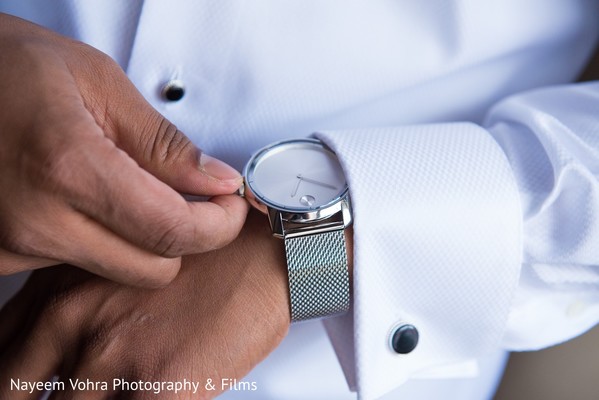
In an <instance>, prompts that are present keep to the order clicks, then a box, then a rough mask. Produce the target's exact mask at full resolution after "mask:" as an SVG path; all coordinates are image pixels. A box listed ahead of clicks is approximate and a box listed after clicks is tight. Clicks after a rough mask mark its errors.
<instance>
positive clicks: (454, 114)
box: [0, 0, 599, 399]
mask: <svg viewBox="0 0 599 400" xmlns="http://www.w3.org/2000/svg"><path fill="white" fill-rule="evenodd" d="M0 10H5V11H8V12H10V13H13V14H16V15H20V16H22V17H24V18H27V19H31V20H34V21H36V22H38V23H40V24H42V25H45V26H47V27H49V28H51V29H54V30H56V31H58V32H62V33H63V34H66V35H69V36H72V37H75V38H78V39H80V40H83V41H86V42H88V43H91V44H93V45H94V46H97V47H98V48H100V49H101V50H103V51H105V52H107V53H108V54H110V55H111V56H113V57H114V58H115V59H116V60H117V61H118V62H119V63H120V64H121V65H122V66H123V68H124V69H125V70H126V71H127V73H128V74H129V76H130V77H131V79H132V81H133V82H134V83H135V84H136V85H137V87H138V88H139V89H140V91H141V92H142V93H143V95H144V96H145V97H146V98H147V99H148V101H149V102H150V103H151V104H152V105H154V107H156V108H157V109H158V110H159V111H160V112H162V113H163V114H164V115H166V116H167V117H168V118H169V119H171V120H172V121H173V122H175V123H176V124H177V125H178V126H179V127H180V128H181V129H182V130H183V131H184V132H185V133H186V134H187V135H189V136H190V137H191V138H192V139H193V140H194V141H195V142H196V143H197V144H198V145H199V146H201V147H202V148H203V149H204V150H206V151H207V152H208V153H212V154H213V155H215V156H217V157H221V158H223V159H225V160H226V161H228V162H230V163H232V164H233V165H235V166H237V167H238V168H240V167H242V166H243V164H244V163H245V161H246V160H247V159H248V157H249V155H250V154H251V153H252V152H253V151H254V150H255V149H257V148H259V147H260V146H262V145H265V144H267V143H269V142H272V141H274V140H280V139H284V138H290V137H298V136H306V135H308V134H310V133H311V132H315V131H318V132H322V134H321V137H323V138H324V139H325V140H326V141H327V142H328V143H329V144H330V145H331V146H333V147H334V148H335V149H336V150H337V151H338V153H339V156H340V158H341V160H342V161H343V164H344V168H345V170H346V173H347V176H348V180H349V181H350V184H351V191H352V197H353V198H354V202H355V221H356V222H355V238H354V240H355V249H356V254H355V256H356V264H355V271H356V274H355V281H354V286H355V293H354V295H355V296H354V313H353V314H351V315H348V316H346V317H344V318H339V319H336V320H331V321H329V322H327V331H328V333H329V335H330V337H331V340H332V344H333V347H334V349H335V351H336V354H337V357H338V358H339V360H340V363H341V365H342V367H343V370H344V373H345V376H346V378H347V381H348V383H349V385H350V386H352V387H353V388H354V389H355V390H357V391H358V392H359V394H360V396H361V397H362V398H364V399H369V398H376V397H379V396H382V395H384V394H385V393H386V392H389V391H391V390H393V389H394V388H395V387H397V385H399V384H400V383H401V382H403V381H404V380H406V379H411V380H410V381H409V382H408V383H407V384H406V386H407V385H411V384H412V383H413V382H414V381H413V380H412V378H417V377H425V376H428V377H429V378H431V379H433V378H434V379H438V378H440V377H442V376H444V377H456V376H468V375H471V374H472V372H473V370H472V368H470V367H471V366H472V365H473V364H472V363H469V362H468V360H475V359H481V357H483V354H484V353H485V352H488V351H492V350H493V349H494V348H495V349H496V348H499V347H500V346H502V345H503V346H506V347H507V348H510V349H534V348H540V347H543V346H547V345H550V344H553V343H558V342H560V341H563V340H567V339H569V338H571V337H573V336H576V335H578V334H580V333H582V332H584V331H585V330H586V329H588V328H589V327H591V326H592V325H594V324H596V323H597V320H598V319H599V308H598V307H599V298H598V297H599V296H598V292H599V284H598V278H597V267H596V266H597V265H598V264H599V255H598V254H597V250H596V249H597V246H593V244H594V243H596V240H597V230H598V229H599V228H598V226H599V225H598V224H597V221H596V219H597V218H598V215H599V210H598V207H597V205H598V204H597V199H596V197H595V196H596V195H597V194H596V191H597V175H596V174H597V171H598V169H597V158H596V157H597V151H598V149H597V143H598V140H597V138H598V137H599V135H598V132H597V129H598V127H599V116H598V115H597V112H596V110H597V109H598V107H597V106H598V103H599V101H598V100H597V86H596V85H590V86H564V87H557V88H554V89H549V90H541V91H535V92H531V93H528V94H521V95H520V94H519V95H516V96H515V97H512V98H511V99H508V100H506V101H505V102H502V103H500V104H499V105H498V106H496V107H495V108H493V110H492V111H491V112H490V113H489V114H487V111H488V109H489V108H490V107H491V106H492V105H494V104H495V103H497V102H498V101H499V100H501V99H503V98H505V97H506V96H509V95H514V94H516V93H518V92H521V91H524V90H527V89H534V88H538V87H543V86H548V85H554V84H561V83H567V82H570V81H571V80H573V79H574V78H575V77H576V76H577V74H578V73H579V71H580V70H581V68H582V66H583V65H584V63H585V61H586V60H587V58H588V57H589V54H590V53H591V51H592V49H593V46H594V44H595V43H596V41H597V37H598V30H599V24H598V23H597V21H599V6H598V2H597V1H594V0H569V1H562V0H528V1H521V0H489V1H484V2H481V1H477V0H454V1H449V0H430V1H416V0H413V1H408V0H405V1H377V2H363V1H343V2H342V1H333V0H330V1H316V0H311V1H288V2H278V1H268V0H256V1H252V2H247V1H220V0H205V1H199V0H198V1H192V0H176V1H169V2H165V1H159V0H147V1H144V2H141V1H134V2H133V1H131V2H123V1H120V0H105V1H99V0H98V1H83V0H81V1H77V0H56V1H52V2H47V1H42V0H0ZM173 78H178V79H181V80H182V81H183V82H184V83H185V86H186V89H187V90H186V94H185V97H184V98H183V99H182V100H181V101H179V102H175V103H168V102H165V101H164V100H163V99H162V98H161V96H160V90H161V88H162V86H163V85H164V83H165V82H167V81H168V80H170V79H173ZM485 114H487V115H488V116H487V118H486V120H484V116H485ZM483 120H484V122H483ZM452 121H472V122H475V123H478V124H480V125H481V126H482V127H480V126H475V125H472V124H465V123H458V124H455V123H449V122H452ZM432 123H435V124H432ZM376 127H387V128H384V129H375V128H376ZM493 139H495V141H493ZM502 150H503V151H502ZM506 157H507V158H506ZM506 159H507V161H506ZM508 162H509V165H510V166H511V169H510V168H508ZM516 188H518V191H519V192H520V195H519V196H518V195H517V190H516ZM519 204H520V205H521V206H522V211H521V213H520V214H518V215H516V214H517V209H518V207H519ZM516 216H517V217H516ZM521 227H522V230H521ZM520 232H521V233H522V236H520ZM520 238H522V240H520ZM522 250H523V251H522ZM520 257H522V258H523V263H522V267H521V268H522V274H521V276H520V280H519V285H517V282H518V281H517V279H518V269H519V268H520V265H519V262H518V260H519V259H520ZM514 292H515V300H514V301H512V298H513V296H514ZM510 307H511V308H510ZM400 320H405V321H406V322H410V323H414V324H415V325H417V326H418V328H419V330H420V333H421V343H420V345H419V346H418V348H417V349H416V350H415V352H413V353H412V354H409V355H406V356H396V355H394V354H392V353H390V352H389V349H388V347H387V341H388V334H389V333H390V331H391V330H392V328H393V326H394V324H395V323H397V322H399V321H400ZM298 329H299V327H298ZM296 330H297V329H296ZM504 333H505V334H504ZM502 337H503V339H502ZM294 338H296V336H295V335H293V334H292V335H291V336H290V339H289V340H288V341H286V342H284V344H283V345H282V347H281V349H282V350H283V351H288V352H293V351H294V346H291V345H289V344H288V343H290V341H293V340H295V339H294ZM305 340H314V336H312V335H310V336H308V337H307V338H306V339H305ZM319 343H322V342H319ZM307 348H310V346H308V347H307ZM319 349H320V347H318V348H316V347H314V348H312V350H310V353H307V354H314V357H316V355H317V354H319V351H320V350H319ZM295 351H297V350H295ZM273 357H275V356H273ZM454 362H455V363H456V364H454ZM464 362H465V363H464ZM264 365H270V366H271V367H272V368H274V369H275V370H276V372H277V373H278V375H277V376H280V377H286V378H285V379H287V378H290V379H302V378H301V377H298V376H296V375H295V374H294V373H295V372H296V370H295V369H293V368H292V367H288V368H287V369H286V368H285V366H284V365H277V364H276V363H272V362H271V363H269V360H267V361H266V362H265V364H264ZM493 365H495V367H494V368H488V369H483V370H484V371H487V373H488V374H492V373H493V371H496V370H497V369H498V368H500V364H497V363H496V364H493ZM273 373H274V372H273ZM333 375H334V374H333ZM281 379H283V378H281ZM306 379H311V378H310V374H307V375H306ZM335 382H337V381H336V380H335ZM456 382H457V381H456ZM472 382H476V381H475V380H473V381H472ZM478 382H482V380H480V379H479V381H478ZM485 382H491V380H486V381H485ZM313 385H315V386H318V383H317V382H313ZM309 386H310V381H308V382H307V383H306V384H305V385H303V386H301V387H299V388H297V390H299V391H301V388H302V387H304V388H307V387H309ZM433 386H434V385H433ZM412 387H418V385H416V386H412ZM439 388H440V389H439V390H440V392H439V394H440V395H439V396H437V397H439V398H440V397H443V396H442V394H443V393H449V391H447V389H446V387H445V386H442V385H440V386H439ZM400 389H401V388H400ZM400 389H396V390H400ZM306 390H307V392H310V391H309V390H308V389H306ZM323 390H325V389H323ZM414 390H417V389H414ZM323 393H328V392H326V391H325V392H323ZM391 393H396V392H391ZM464 393H466V392H464ZM473 393H475V392H471V394H470V395H471V396H472V398H480V393H481V392H476V393H478V396H479V397H476V396H477V395H474V394H473ZM296 394H298V396H300V397H299V398H311V397H308V395H306V396H304V397H301V393H300V392H297V393H296ZM429 395H431V394H430V393H429ZM389 396H394V395H393V394H390V395H389ZM464 396H467V395H464ZM241 397H242V396H241V395H239V398H241ZM331 398H333V397H331ZM460 398H467V397H460Z"/></svg>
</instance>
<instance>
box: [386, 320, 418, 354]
mask: <svg viewBox="0 0 599 400" xmlns="http://www.w3.org/2000/svg"><path fill="white" fill-rule="evenodd" d="M418 336H419V335H418V329H416V327H415V326H414V325H409V324H406V325H402V326H400V327H399V328H397V329H396V330H395V332H393V335H392V336H391V348H393V351H395V352H396V353H398V354H408V353H410V352H411V351H412V350H414V349H415V348H416V345H417V344H418Z"/></svg>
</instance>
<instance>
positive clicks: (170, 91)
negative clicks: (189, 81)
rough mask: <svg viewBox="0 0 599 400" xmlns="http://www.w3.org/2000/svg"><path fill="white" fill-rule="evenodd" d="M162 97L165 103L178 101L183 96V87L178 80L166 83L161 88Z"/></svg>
mask: <svg viewBox="0 0 599 400" xmlns="http://www.w3.org/2000/svg"><path fill="white" fill-rule="evenodd" d="M161 93H162V97H163V98H164V99H165V100H167V101H179V100H181V99H182V98H183V96H185V86H183V82H181V81H180V80H177V79H174V80H172V81H168V82H167V83H166V85H164V87H163V88H162V92H161Z"/></svg>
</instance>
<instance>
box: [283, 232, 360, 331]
mask: <svg viewBox="0 0 599 400" xmlns="http://www.w3.org/2000/svg"><path fill="white" fill-rule="evenodd" d="M285 253H286V255H287V268H288V270H289V271H288V272H289V294H290V298H291V320H292V321H301V320H304V319H310V318H318V317H324V316H327V315H332V314H338V313H342V312H345V311H347V310H348V309H349V271H348V266H347V254H346V250H345V235H344V231H343V230H336V231H332V232H325V233H317V234H313V235H306V236H299V237H294V238H286V239H285Z"/></svg>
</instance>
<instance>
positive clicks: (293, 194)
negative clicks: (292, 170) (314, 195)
mask: <svg viewBox="0 0 599 400" xmlns="http://www.w3.org/2000/svg"><path fill="white" fill-rule="evenodd" d="M297 177H298V180H297V185H295V189H294V190H293V193H291V197H295V195H296V194H297V189H299V185H300V183H302V178H301V175H298V176H297Z"/></svg>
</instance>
